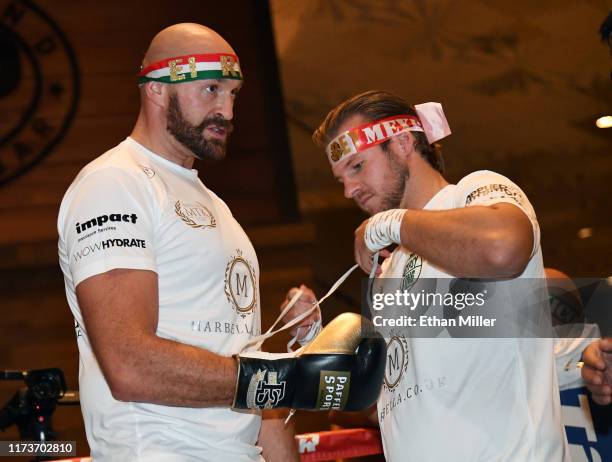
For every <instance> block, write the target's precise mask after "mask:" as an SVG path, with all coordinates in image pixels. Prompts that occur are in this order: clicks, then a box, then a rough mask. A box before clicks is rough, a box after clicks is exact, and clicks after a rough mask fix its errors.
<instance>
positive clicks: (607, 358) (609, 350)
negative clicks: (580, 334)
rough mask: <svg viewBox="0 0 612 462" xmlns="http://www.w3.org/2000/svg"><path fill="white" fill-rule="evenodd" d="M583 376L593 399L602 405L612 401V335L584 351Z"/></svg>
mask: <svg viewBox="0 0 612 462" xmlns="http://www.w3.org/2000/svg"><path fill="white" fill-rule="evenodd" d="M582 360H583V362H584V365H583V367H582V371H581V373H582V378H583V379H584V381H585V382H586V385H587V388H588V389H589V390H590V392H591V394H592V396H593V401H595V402H596V403H597V404H600V405H602V406H606V405H608V404H610V403H612V337H604V338H602V339H601V340H596V341H595V342H593V343H591V344H590V345H589V346H588V347H586V348H585V349H584V352H583V353H582Z"/></svg>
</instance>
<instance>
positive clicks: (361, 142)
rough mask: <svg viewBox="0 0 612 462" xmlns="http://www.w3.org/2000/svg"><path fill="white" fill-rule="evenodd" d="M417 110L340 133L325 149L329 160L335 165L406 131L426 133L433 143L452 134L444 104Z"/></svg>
mask: <svg viewBox="0 0 612 462" xmlns="http://www.w3.org/2000/svg"><path fill="white" fill-rule="evenodd" d="M414 109H415V111H416V113H417V116H418V117H416V116H413V115H409V114H401V115H395V116H392V117H387V118H385V119H379V120H375V121H373V122H369V123H367V124H364V125H361V126H359V127H355V128H351V129H350V130H347V131H345V132H344V133H341V134H340V135H338V136H336V137H335V138H334V139H333V140H331V141H330V142H329V144H328V145H327V148H326V149H325V152H326V153H327V157H328V158H329V161H330V162H331V164H332V165H333V164H336V163H338V162H340V160H344V159H346V158H347V157H350V156H352V155H354V154H357V153H358V152H360V151H363V150H365V149H368V148H371V147H372V146H376V145H377V144H381V143H384V142H385V141H387V140H388V139H390V138H392V137H394V136H397V135H399V134H401V133H405V132H423V133H425V136H426V137H427V141H428V142H429V144H433V143H435V142H436V141H438V140H441V139H442V138H445V137H447V136H448V135H450V134H451V131H450V128H449V126H448V122H447V121H446V117H445V116H444V112H443V111H442V105H441V104H440V103H423V104H417V105H416V106H415V107H414Z"/></svg>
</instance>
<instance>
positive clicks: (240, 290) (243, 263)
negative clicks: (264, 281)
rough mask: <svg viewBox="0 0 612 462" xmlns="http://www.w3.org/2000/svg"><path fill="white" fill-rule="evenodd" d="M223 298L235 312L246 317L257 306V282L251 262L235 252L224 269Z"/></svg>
mask: <svg viewBox="0 0 612 462" xmlns="http://www.w3.org/2000/svg"><path fill="white" fill-rule="evenodd" d="M225 296H226V297H227V301H228V302H230V303H231V305H232V307H233V308H234V310H236V312H237V313H238V314H239V315H240V316H242V317H243V318H244V317H246V315H247V314H249V313H251V312H252V311H253V309H254V308H255V305H256V304H257V280H256V278H255V269H254V268H253V265H251V262H249V261H248V260H247V259H246V258H244V257H243V256H242V251H240V250H237V254H236V255H235V256H233V257H232V258H231V259H230V261H229V263H228V264H227V267H226V268H225Z"/></svg>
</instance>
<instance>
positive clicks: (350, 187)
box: [344, 178, 359, 199]
mask: <svg viewBox="0 0 612 462" xmlns="http://www.w3.org/2000/svg"><path fill="white" fill-rule="evenodd" d="M358 192H359V183H358V182H356V181H353V180H350V179H348V178H347V179H345V180H344V197H346V198H347V199H352V198H353V197H355V195H356V194H357V193H358Z"/></svg>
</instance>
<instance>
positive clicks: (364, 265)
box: [355, 219, 391, 276]
mask: <svg viewBox="0 0 612 462" xmlns="http://www.w3.org/2000/svg"><path fill="white" fill-rule="evenodd" d="M369 221H370V219H368V220H365V221H364V222H363V223H361V225H359V228H357V229H356V230H355V263H357V264H358V265H359V267H360V268H361V269H362V270H363V271H365V272H366V273H367V274H370V271H371V270H372V263H373V258H374V253H375V252H372V251H371V250H370V249H368V246H367V245H366V242H365V232H366V227H367V226H368V222H369ZM390 255H391V252H389V250H387V249H381V250H379V251H378V256H379V257H383V258H387V257H388V256H390ZM381 272H382V269H381V268H380V266H378V267H377V268H376V275H377V276H378V275H379V274H380V273H381Z"/></svg>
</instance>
